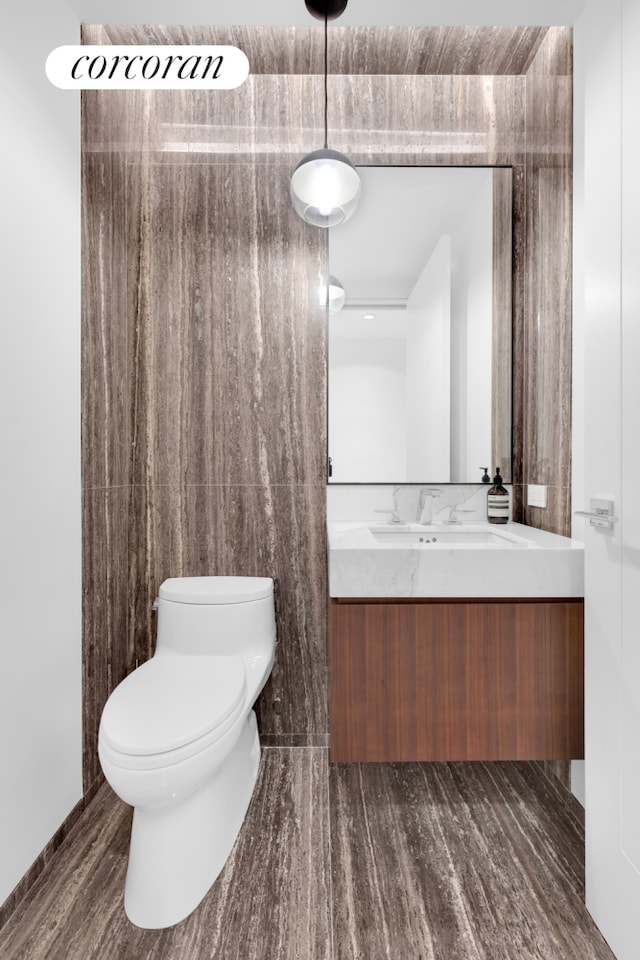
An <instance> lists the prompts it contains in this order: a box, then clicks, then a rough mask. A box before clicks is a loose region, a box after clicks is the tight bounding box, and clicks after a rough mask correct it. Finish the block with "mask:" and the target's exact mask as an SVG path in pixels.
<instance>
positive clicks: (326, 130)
mask: <svg viewBox="0 0 640 960" xmlns="http://www.w3.org/2000/svg"><path fill="white" fill-rule="evenodd" d="M327 19H328V18H327V10H326V7H325V11H324V148H325V150H326V149H327V148H328V146H329V122H328V118H327V114H328V104H329V97H328V95H327V73H328V67H327V59H328V58H327V53H328V48H329V40H328V34H329V31H328V30H327Z"/></svg>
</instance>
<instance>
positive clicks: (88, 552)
mask: <svg viewBox="0 0 640 960" xmlns="http://www.w3.org/2000/svg"><path fill="white" fill-rule="evenodd" d="M130 496H131V489H130V487H128V486H114V487H109V488H105V487H89V488H85V490H84V491H83V497H82V517H83V536H82V571H83V573H82V583H83V590H82V621H83V622H82V644H83V662H82V676H83V705H84V710H83V778H84V787H85V792H86V791H87V790H88V789H89V788H90V787H91V786H92V784H94V783H95V781H96V779H97V778H98V777H99V776H100V764H99V761H98V754H97V742H98V727H99V724H100V717H101V715H102V708H103V706H104V704H105V702H106V700H107V697H108V696H109V694H110V693H111V691H112V690H113V689H114V687H115V686H117V684H118V683H120V681H121V680H123V679H124V678H125V677H126V675H127V674H128V673H130V672H131V670H132V669H133V668H134V666H135V650H134V648H133V645H132V643H131V642H130V640H129V630H128V597H129V498H130Z"/></svg>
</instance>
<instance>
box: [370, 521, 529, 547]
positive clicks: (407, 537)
mask: <svg viewBox="0 0 640 960" xmlns="http://www.w3.org/2000/svg"><path fill="white" fill-rule="evenodd" d="M369 530H370V531H371V533H372V534H373V536H374V537H375V539H376V541H377V542H378V543H380V544H389V545H393V546H397V545H403V546H407V547H409V546H414V545H415V546H417V547H430V548H434V547H435V548H437V547H438V546H446V547H447V548H449V547H451V546H455V547H474V546H482V547H491V546H499V547H515V548H523V547H525V548H526V547H530V546H532V544H531V543H530V542H529V541H527V540H524V539H523V538H522V537H517V536H514V535H513V534H510V533H507V532H506V531H504V532H503V531H502V530H495V529H493V528H492V527H489V526H486V527H484V526H479V525H478V524H474V525H473V526H465V525H461V526H459V527H457V526H456V527H439V526H435V525H434V526H430V527H422V528H420V529H416V528H414V527H408V528H407V527H402V528H394V527H392V526H391V525H388V526H385V527H382V526H380V525H378V524H376V525H375V526H370V527H369Z"/></svg>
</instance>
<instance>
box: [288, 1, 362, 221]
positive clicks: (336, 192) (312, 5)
mask: <svg viewBox="0 0 640 960" xmlns="http://www.w3.org/2000/svg"><path fill="white" fill-rule="evenodd" d="M305 4H306V7H307V10H308V11H309V13H310V14H312V16H314V17H316V19H318V20H324V147H323V148H322V150H314V151H313V153H309V154H307V156H306V157H305V158H304V159H303V160H301V161H300V163H299V164H298V166H297V167H296V169H295V170H294V171H293V175H292V177H291V202H292V203H293V208H294V210H295V211H296V213H297V214H299V216H301V217H302V219H303V220H305V221H306V222H307V223H310V224H311V225H312V226H314V227H337V226H338V225H339V224H340V223H344V222H345V221H346V220H348V219H349V217H350V216H351V214H352V213H353V211H354V210H355V208H356V206H357V204H358V198H359V197H360V177H359V176H358V172H357V170H356V168H355V167H354V165H353V164H352V163H351V161H350V160H349V159H348V158H347V157H345V155H344V154H343V153H338V151H337V150H330V149H329V145H328V124H327V39H328V30H327V23H328V21H329V20H333V19H335V18H336V17H339V16H340V14H341V13H343V12H344V10H345V7H346V6H347V0H305Z"/></svg>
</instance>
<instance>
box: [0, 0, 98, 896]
mask: <svg viewBox="0 0 640 960" xmlns="http://www.w3.org/2000/svg"><path fill="white" fill-rule="evenodd" d="M32 6H33V5H30V4H15V5H13V4H11V5H9V4H3V5H2V12H1V13H0V37H1V41H0V42H1V43H2V52H1V55H0V90H1V96H2V108H1V109H2V113H1V115H2V127H3V149H2V154H1V157H2V159H1V161H0V162H1V163H2V176H1V177H0V192H1V196H0V210H1V211H2V213H1V224H2V226H1V237H2V240H1V243H2V257H1V263H2V283H1V284H0V450H1V451H2V469H1V470H0V503H1V504H2V508H1V511H2V512H1V518H0V529H1V533H0V544H1V546H0V609H1V610H2V621H1V623H2V626H1V628H0V729H2V731H3V750H2V753H3V756H2V782H1V784H0V903H2V902H3V901H4V899H5V898H6V897H7V895H8V894H9V893H10V892H11V890H12V889H13V887H14V886H15V885H16V883H17V882H18V881H19V880H20V879H21V877H22V876H23V874H24V873H25V871H26V870H27V869H28V868H29V866H30V865H31V863H32V862H33V861H34V859H35V858H36V857H37V855H38V854H39V852H40V851H41V850H42V848H43V847H44V846H45V845H46V843H47V842H48V841H49V839H50V838H51V836H52V835H53V834H54V833H55V831H56V830H57V828H58V827H59V826H60V824H61V823H62V821H63V820H64V819H65V818H66V816H67V815H68V813H69V811H70V810H71V809H72V808H73V806H74V804H75V803H76V802H77V801H78V800H79V798H80V796H81V793H82V785H81V759H82V744H81V650H80V632H81V618H80V609H81V608H80V604H81V581H80V557H81V539H80V244H79V227H80V149H79V142H80V141H79V130H80V116H79V95H78V94H77V93H63V92H61V91H58V90H55V89H54V88H53V87H52V86H50V84H49V83H48V81H47V80H46V78H45V74H44V61H45V58H46V55H47V54H48V53H49V51H50V50H51V49H52V48H53V47H54V46H57V45H58V44H62V43H65V42H69V41H71V42H74V40H75V41H76V42H77V38H78V34H79V31H78V24H77V21H76V18H75V17H74V16H73V15H72V14H71V12H70V11H69V9H68V8H67V7H66V6H65V5H64V4H60V3H52V4H50V5H47V4H42V5H40V6H39V7H38V9H37V16H35V17H34V11H33V9H30V7H32ZM27 41H28V43H27ZM27 53H28V54H30V55H31V58H32V59H31V61H29V60H28V58H27Z"/></svg>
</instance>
